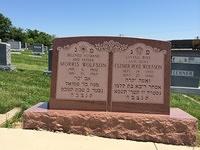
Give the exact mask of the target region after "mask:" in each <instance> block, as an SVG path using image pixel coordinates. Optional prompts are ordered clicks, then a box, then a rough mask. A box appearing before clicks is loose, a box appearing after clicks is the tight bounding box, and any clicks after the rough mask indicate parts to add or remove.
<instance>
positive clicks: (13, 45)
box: [8, 40, 22, 51]
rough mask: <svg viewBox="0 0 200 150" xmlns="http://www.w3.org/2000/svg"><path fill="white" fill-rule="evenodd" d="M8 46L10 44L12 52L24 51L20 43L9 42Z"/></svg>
mask: <svg viewBox="0 0 200 150" xmlns="http://www.w3.org/2000/svg"><path fill="white" fill-rule="evenodd" d="M8 44H10V46H11V50H12V51H21V50H22V47H21V42H20V41H14V40H10V41H8Z"/></svg>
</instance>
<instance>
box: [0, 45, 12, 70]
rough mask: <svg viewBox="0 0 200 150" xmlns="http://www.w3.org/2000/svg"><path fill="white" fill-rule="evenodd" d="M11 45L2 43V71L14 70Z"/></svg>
mask: <svg viewBox="0 0 200 150" xmlns="http://www.w3.org/2000/svg"><path fill="white" fill-rule="evenodd" d="M13 69H14V67H13V66H12V65H11V50H10V44H8V43H3V42H0V70H13Z"/></svg>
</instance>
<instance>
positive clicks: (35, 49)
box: [32, 44, 44, 54]
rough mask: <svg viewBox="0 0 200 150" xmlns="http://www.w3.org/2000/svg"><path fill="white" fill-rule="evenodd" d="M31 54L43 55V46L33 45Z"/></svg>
mask: <svg viewBox="0 0 200 150" xmlns="http://www.w3.org/2000/svg"><path fill="white" fill-rule="evenodd" d="M32 52H33V54H44V45H43V44H33V49H32Z"/></svg>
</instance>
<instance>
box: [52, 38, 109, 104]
mask: <svg viewBox="0 0 200 150" xmlns="http://www.w3.org/2000/svg"><path fill="white" fill-rule="evenodd" d="M57 50H58V51H59V52H58V70H57V85H56V89H57V90H56V99H62V100H87V101H107V87H108V59H109V58H108V57H109V56H108V52H106V51H100V50H97V49H96V48H95V46H94V45H92V44H89V43H88V42H78V43H75V44H72V45H67V46H64V47H63V48H62V47H58V48H57Z"/></svg>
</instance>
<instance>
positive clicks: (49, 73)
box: [44, 70, 52, 75]
mask: <svg viewBox="0 0 200 150" xmlns="http://www.w3.org/2000/svg"><path fill="white" fill-rule="evenodd" d="M51 72H52V71H49V70H45V71H44V74H46V75H51Z"/></svg>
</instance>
